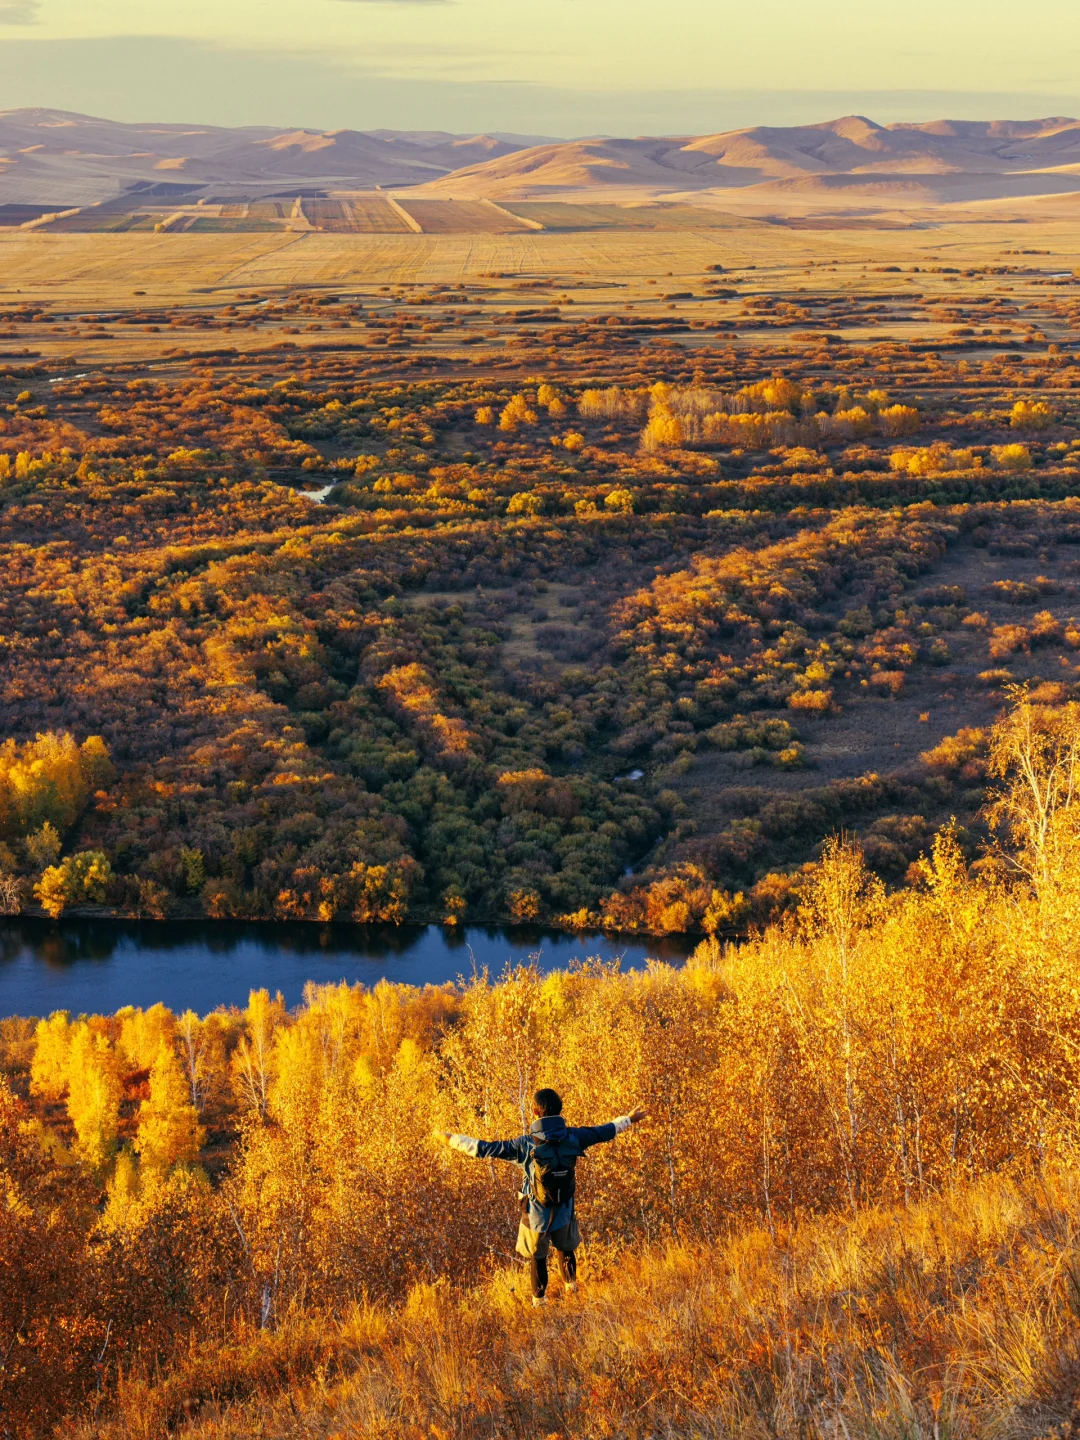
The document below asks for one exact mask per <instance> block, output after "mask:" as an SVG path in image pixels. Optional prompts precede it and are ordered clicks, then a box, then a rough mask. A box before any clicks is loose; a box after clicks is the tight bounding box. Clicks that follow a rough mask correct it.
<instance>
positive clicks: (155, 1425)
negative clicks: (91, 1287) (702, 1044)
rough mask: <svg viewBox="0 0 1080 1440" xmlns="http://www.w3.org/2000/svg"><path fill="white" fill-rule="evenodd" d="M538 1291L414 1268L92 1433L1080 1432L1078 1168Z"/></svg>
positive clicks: (733, 1238) (212, 1354)
mask: <svg viewBox="0 0 1080 1440" xmlns="http://www.w3.org/2000/svg"><path fill="white" fill-rule="evenodd" d="M587 1275H588V1284H587V1288H586V1291H585V1295H584V1298H581V1297H574V1298H568V1297H562V1298H561V1299H560V1298H559V1297H556V1300H555V1302H554V1303H553V1304H552V1305H551V1306H550V1307H549V1308H548V1309H547V1310H546V1311H542V1312H539V1313H536V1312H533V1311H532V1310H531V1309H526V1308H525V1307H524V1306H523V1304H522V1300H523V1298H524V1292H525V1286H524V1283H523V1277H519V1276H516V1275H514V1274H513V1273H512V1272H510V1271H506V1270H499V1271H497V1272H496V1273H494V1274H493V1275H491V1276H490V1277H489V1278H488V1279H487V1280H486V1281H485V1282H484V1283H482V1284H480V1285H478V1286H476V1287H475V1288H473V1289H470V1290H467V1291H465V1292H455V1291H454V1290H452V1289H451V1287H450V1286H448V1285H447V1284H445V1283H444V1282H442V1281H437V1282H435V1283H433V1284H432V1283H420V1284H418V1285H416V1286H414V1287H413V1289H412V1290H411V1291H410V1292H409V1294H408V1296H407V1297H406V1298H405V1300H404V1301H403V1302H402V1303H401V1304H400V1305H398V1306H395V1307H386V1308H384V1307H380V1306H370V1305H365V1304H360V1305H356V1306H354V1307H352V1308H351V1309H348V1310H345V1311H343V1312H342V1314H341V1316H340V1317H338V1318H334V1317H331V1316H324V1317H318V1318H316V1317H307V1318H302V1319H297V1320H296V1321H294V1322H292V1323H290V1324H287V1325H285V1326H283V1327H282V1329H281V1330H280V1331H279V1332H277V1333H264V1334H262V1335H251V1336H249V1337H248V1338H247V1339H246V1340H243V1341H233V1342H232V1343H230V1344H227V1345H224V1346H221V1347H219V1348H213V1347H202V1346H200V1347H193V1348H192V1350H191V1352H190V1354H189V1355H188V1356H187V1357H185V1358H184V1359H182V1360H181V1361H180V1363H179V1364H178V1365H177V1366H176V1368H175V1369H174V1371H173V1372H172V1373H171V1374H170V1375H169V1376H168V1378H167V1379H165V1380H163V1381H160V1382H157V1383H154V1382H142V1383H134V1382H128V1383H126V1384H125V1385H124V1386H123V1387H122V1390H121V1394H120V1402H119V1413H118V1415H117V1416H116V1418H114V1419H112V1420H110V1421H109V1422H108V1423H104V1424H97V1425H91V1426H89V1427H87V1428H85V1429H84V1430H83V1431H81V1432H78V1433H79V1436H80V1440H152V1437H154V1440H156V1437H159V1436H162V1435H164V1434H165V1433H167V1432H168V1431H169V1430H170V1429H174V1428H175V1427H177V1426H178V1425H180V1424H181V1423H183V1422H187V1425H186V1428H185V1429H184V1431H183V1433H184V1434H185V1435H187V1436H189V1437H190V1440H256V1437H259V1440H271V1437H273V1440H285V1437H292V1436H300V1435H303V1436H305V1437H312V1440H315V1437H326V1440H329V1437H331V1436H339V1435H348V1436H356V1437H368V1436H383V1437H393V1440H398V1437H401V1440H417V1437H421V1436H424V1437H428V1440H431V1437H435V1440H440V1437H441V1440H448V1437H450V1436H453V1437H458V1440H481V1437H483V1440H488V1437H491V1436H493V1435H496V1436H520V1437H526V1436H528V1437H534V1436H540V1437H544V1436H547V1437H556V1436H559V1437H562V1436H568V1437H569V1436H573V1437H579V1436H581V1437H585V1436H588V1437H594V1436H595V1437H609V1436H642V1437H645V1436H667V1437H679V1440H682V1437H686V1440H690V1437H710V1440H721V1437H723V1440H729V1437H733V1436H738V1437H747V1440H751V1437H752V1440H758V1437H760V1440H780V1437H783V1440H788V1437H791V1440H803V1437H822V1440H826V1437H827V1440H944V1437H950V1440H968V1437H970V1440H990V1437H995V1436H1001V1437H1005V1436H1009V1437H1017V1440H1020V1437H1037V1436H1038V1437H1049V1436H1051V1435H1057V1436H1065V1435H1075V1434H1076V1433H1077V1430H1078V1429H1080V1423H1078V1424H1076V1425H1074V1426H1073V1428H1070V1422H1071V1420H1073V1419H1075V1416H1076V1414H1077V1412H1075V1411H1074V1408H1073V1407H1074V1401H1075V1398H1076V1394H1077V1388H1078V1386H1080V1172H1077V1171H1076V1170H1073V1169H1056V1170H1055V1171H1053V1172H1052V1173H1046V1174H1043V1175H1042V1176H1040V1177H1038V1178H1037V1179H1032V1180H1031V1181H1029V1182H1027V1183H1024V1184H1018V1183H1016V1182H1014V1181H1011V1180H1006V1179H1001V1178H996V1179H992V1180H984V1181H982V1182H980V1183H977V1184H969V1185H963V1186H958V1187H956V1188H954V1189H951V1190H950V1191H949V1192H948V1193H947V1194H944V1195H942V1196H939V1197H937V1198H935V1199H933V1200H930V1201H927V1202H925V1203H924V1204H920V1205H915V1206H911V1207H909V1208H906V1209H902V1210H898V1211H897V1210H891V1211H890V1210H881V1209H873V1210H866V1211H863V1212H861V1213H860V1214H858V1215H856V1216H854V1217H848V1218H846V1219H838V1218H833V1219H824V1220H818V1221H814V1222H811V1223H806V1224H802V1225H800V1226H798V1227H796V1228H794V1229H792V1230H786V1229H784V1230H779V1231H777V1233H776V1234H774V1235H771V1234H770V1233H769V1231H768V1230H767V1229H764V1228H761V1227H755V1226H749V1227H746V1228H742V1229H735V1230H734V1231H733V1233H732V1234H730V1235H729V1236H727V1237H725V1238H724V1239H718V1240H717V1241H715V1242H714V1243H713V1244H711V1245H701V1244H684V1245H679V1244H676V1243H669V1244H667V1245H664V1246H656V1247H652V1248H645V1249H643V1250H640V1251H637V1252H635V1253H633V1254H625V1253H620V1252H619V1251H617V1250H616V1249H614V1248H610V1247H600V1248H599V1249H598V1250H593V1252H592V1253H591V1254H590V1255H589V1257H588V1264H587Z"/></svg>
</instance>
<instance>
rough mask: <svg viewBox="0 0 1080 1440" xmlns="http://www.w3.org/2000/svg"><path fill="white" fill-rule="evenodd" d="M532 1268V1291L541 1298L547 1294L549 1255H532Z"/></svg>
mask: <svg viewBox="0 0 1080 1440" xmlns="http://www.w3.org/2000/svg"><path fill="white" fill-rule="evenodd" d="M531 1269H532V1292H533V1294H534V1295H535V1296H536V1297H537V1299H540V1298H542V1297H543V1296H544V1295H546V1294H547V1282H548V1267H547V1256H546V1255H545V1256H544V1257H543V1258H541V1257H540V1256H539V1255H534V1256H533V1257H532V1262H531Z"/></svg>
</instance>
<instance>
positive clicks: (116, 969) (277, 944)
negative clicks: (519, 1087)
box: [0, 919, 693, 1015]
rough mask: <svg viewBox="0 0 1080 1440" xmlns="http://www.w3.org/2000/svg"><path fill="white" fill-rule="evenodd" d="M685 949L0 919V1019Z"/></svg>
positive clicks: (429, 928) (531, 933)
mask: <svg viewBox="0 0 1080 1440" xmlns="http://www.w3.org/2000/svg"><path fill="white" fill-rule="evenodd" d="M692 948H693V942H692V941H688V940H684V939H683V938H682V937H678V936H675V937H669V938H667V939H664V940H648V941H642V940H639V939H632V938H624V939H619V938H617V937H613V936H605V935H565V934H560V933H557V932H550V931H543V930H536V929H531V928H511V929H495V928H492V929H486V928H479V927H475V926H470V927H468V928H466V929H465V930H462V931H452V930H448V929H446V928H444V927H443V926H440V925H402V926H383V925H308V924H302V923H296V924H281V925H277V924H259V925H256V924H244V923H240V922H230V921H214V922H213V923H210V922H207V921H200V920H192V921H178V922H172V921H126V920H82V919H72V920H59V921H55V922H53V921H48V920H35V919H17V920H4V921H0V1015H48V1014H49V1013H50V1012H51V1011H53V1010H70V1011H72V1012H73V1013H75V1014H79V1013H90V1012H98V1013H100V1014H108V1013H109V1012H111V1011H113V1010H118V1009H119V1008H120V1007H121V1006H122V1005H139V1006H144V1007H145V1006H148V1005H153V1004H154V1003H155V1001H158V1000H160V1001H162V1002H163V1003H164V1004H165V1005H168V1006H169V1007H170V1008H171V1009H173V1010H187V1009H191V1010H196V1011H198V1012H199V1013H200V1014H205V1013H206V1012H207V1011H209V1010H213V1009H216V1007H217V1006H219V1005H244V1004H246V1003H247V996H248V991H249V990H252V989H257V988H259V987H260V986H265V987H266V988H267V989H268V990H269V991H270V992H271V993H273V992H274V991H275V990H280V991H281V993H282V994H283V995H284V997H285V1000H286V1003H287V1004H289V1005H295V1004H297V1003H298V1001H299V1000H300V999H301V997H302V995H303V991H304V986H305V984H306V983H307V982H308V981H309V980H314V981H316V982H318V983H322V984H325V983H327V982H330V981H338V980H348V981H356V980H361V981H363V982H364V984H365V985H374V984H375V983H376V981H378V980H380V979H382V978H383V977H384V976H385V978H386V979H387V980H396V981H403V982H405V983H407V984H410V985H424V984H428V983H432V984H438V983H440V982H443V981H446V980H455V979H457V977H458V976H459V975H465V976H468V975H471V974H472V972H473V970H474V968H475V969H483V968H484V967H486V968H487V969H488V970H489V971H490V972H491V974H492V975H493V976H496V975H498V974H499V973H500V972H501V971H502V970H503V968H504V967H505V966H506V965H507V964H517V963H520V962H521V961H525V960H528V959H530V958H534V959H535V960H536V962H537V964H538V965H539V966H540V968H541V969H542V970H558V969H565V968H566V967H567V966H568V965H570V964H571V963H572V962H573V961H575V960H584V959H587V958H588V957H590V956H597V955H598V956H600V957H601V958H602V959H605V960H613V959H616V958H618V959H620V960H621V961H622V964H623V966H624V968H631V967H636V966H640V965H643V964H644V963H645V961H646V959H648V958H649V957H650V956H652V957H656V958H658V959H662V960H668V961H671V962H672V963H678V962H679V961H681V960H683V959H685V957H686V956H687V954H689V952H690V950H691V949H692Z"/></svg>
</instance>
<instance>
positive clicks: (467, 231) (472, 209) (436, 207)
mask: <svg viewBox="0 0 1080 1440" xmlns="http://www.w3.org/2000/svg"><path fill="white" fill-rule="evenodd" d="M398 203H399V204H400V205H402V206H403V207H404V209H406V210H407V211H408V212H409V214H410V215H411V216H412V217H413V219H414V220H416V221H417V222H418V223H419V225H420V227H421V229H422V230H423V232H424V234H425V235H454V234H464V235H485V234H491V235H502V234H505V233H506V232H508V231H509V232H513V231H516V230H525V229H526V228H527V227H526V226H524V225H522V224H520V223H519V222H516V221H515V220H514V217H513V215H510V214H507V213H506V211H505V207H504V208H500V207H498V206H495V205H489V204H486V203H485V202H484V201H483V200H411V199H409V197H408V196H407V195H406V196H404V197H402V198H401V199H400V200H399V202H398Z"/></svg>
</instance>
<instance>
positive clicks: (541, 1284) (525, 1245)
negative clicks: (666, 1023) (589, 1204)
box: [435, 1089, 646, 1305]
mask: <svg viewBox="0 0 1080 1440" xmlns="http://www.w3.org/2000/svg"><path fill="white" fill-rule="evenodd" d="M533 1115H534V1116H535V1118H534V1120H533V1123H532V1125H531V1126H530V1127H529V1130H528V1133H527V1134H525V1135H519V1136H518V1137H517V1139H516V1140H474V1139H473V1137H472V1136H471V1135H451V1133H450V1132H449V1130H436V1131H435V1135H436V1137H437V1138H438V1139H439V1140H444V1141H445V1142H446V1143H447V1144H448V1145H449V1146H450V1148H451V1150H460V1151H461V1153H462V1154H463V1155H472V1156H473V1157H474V1158H475V1159H477V1160H511V1161H513V1163H514V1164H516V1165H520V1166H521V1168H522V1170H523V1171H524V1172H525V1175H524V1179H523V1181H522V1185H521V1190H520V1192H519V1195H518V1199H519V1200H520V1201H521V1223H520V1224H519V1226H518V1237H517V1252H518V1254H519V1255H520V1256H521V1257H522V1258H523V1259H524V1260H528V1261H529V1262H530V1266H531V1271H532V1303H533V1304H534V1305H543V1304H545V1302H546V1300H547V1285H548V1266H547V1262H548V1255H549V1254H550V1253H551V1247H552V1246H554V1247H555V1250H556V1251H557V1252H558V1256H559V1268H560V1270H561V1271H562V1276H563V1280H564V1281H565V1284H566V1289H567V1291H568V1292H569V1293H570V1294H573V1293H574V1292H575V1291H576V1290H577V1259H576V1257H575V1255H574V1251H575V1250H576V1249H577V1248H578V1246H579V1245H580V1244H581V1233H580V1231H579V1230H578V1223H577V1217H576V1216H575V1214H574V1192H575V1189H576V1183H575V1180H576V1177H575V1169H576V1166H577V1162H578V1160H579V1159H580V1157H581V1156H582V1155H584V1153H585V1151H586V1150H588V1149H590V1148H591V1147H592V1146H593V1145H603V1144H606V1142H607V1141H609V1140H614V1139H615V1137H616V1135H621V1134H622V1133H623V1131H625V1130H629V1129H630V1127H631V1125H637V1124H638V1123H639V1122H640V1121H642V1120H644V1119H645V1116H646V1111H644V1110H640V1109H638V1110H631V1112H630V1114H629V1115H621V1116H620V1117H619V1118H618V1119H617V1120H612V1121H610V1122H609V1123H608V1124H607V1125H575V1126H569V1125H567V1123H566V1121H565V1120H564V1119H563V1116H562V1100H561V1099H560V1098H559V1095H558V1094H557V1093H556V1091H554V1090H547V1089H544V1090H537V1092H536V1094H535V1095H534V1096H533Z"/></svg>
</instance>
